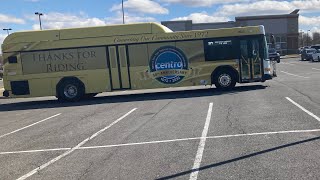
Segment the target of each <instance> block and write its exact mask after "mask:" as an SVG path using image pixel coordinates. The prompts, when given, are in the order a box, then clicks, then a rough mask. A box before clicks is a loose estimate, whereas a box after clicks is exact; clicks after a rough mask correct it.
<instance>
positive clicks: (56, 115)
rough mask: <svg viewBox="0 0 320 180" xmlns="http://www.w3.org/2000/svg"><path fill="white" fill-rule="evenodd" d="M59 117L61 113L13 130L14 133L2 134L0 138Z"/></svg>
mask: <svg viewBox="0 0 320 180" xmlns="http://www.w3.org/2000/svg"><path fill="white" fill-rule="evenodd" d="M59 115H61V113H59V114H56V115H53V116H50V117H48V118H45V119H42V120H40V121H38V122H35V123H33V124H30V125H28V126H25V127H23V128H20V129H17V130H14V131H12V132H9V133H7V134H3V135H1V136H0V138H3V137H6V136H8V135H10V134H13V133H16V132H19V131H21V130H24V129H27V128H29V127H32V126H34V125H36V124H39V123H42V122H44V121H47V120H49V119H52V118H54V117H57V116H59Z"/></svg>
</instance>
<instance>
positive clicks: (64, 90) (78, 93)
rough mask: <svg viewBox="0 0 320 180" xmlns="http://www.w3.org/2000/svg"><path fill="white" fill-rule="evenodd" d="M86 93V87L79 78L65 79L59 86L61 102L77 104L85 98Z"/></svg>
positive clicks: (58, 92)
mask: <svg viewBox="0 0 320 180" xmlns="http://www.w3.org/2000/svg"><path fill="white" fill-rule="evenodd" d="M84 93H85V89H84V85H83V83H82V82H81V81H80V80H78V79H77V78H66V79H63V80H61V81H60V82H59V84H58V86H57V94H58V99H59V100H60V101H69V102H76V101H79V100H80V99H81V98H82V97H83V96H84Z"/></svg>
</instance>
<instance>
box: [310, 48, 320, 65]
mask: <svg viewBox="0 0 320 180" xmlns="http://www.w3.org/2000/svg"><path fill="white" fill-rule="evenodd" d="M311 60H312V62H314V61H320V49H317V50H316V51H315V52H314V53H313V54H312V59H311Z"/></svg>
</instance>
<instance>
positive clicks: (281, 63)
mask: <svg viewBox="0 0 320 180" xmlns="http://www.w3.org/2000/svg"><path fill="white" fill-rule="evenodd" d="M281 64H287V65H291V66H295V64H292V63H288V62H282V63H281Z"/></svg>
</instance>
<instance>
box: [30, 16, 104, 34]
mask: <svg viewBox="0 0 320 180" xmlns="http://www.w3.org/2000/svg"><path fill="white" fill-rule="evenodd" d="M30 19H32V20H33V21H36V23H35V24H34V25H33V26H32V27H33V29H35V30H38V29H40V27H39V23H38V22H37V21H38V19H37V18H35V17H34V16H32V17H30ZM41 20H42V25H43V28H44V29H61V28H72V27H88V26H103V25H106V22H105V21H104V20H103V19H99V18H95V17H93V18H91V17H88V16H87V15H86V14H84V13H79V14H78V15H75V14H64V13H59V12H51V13H48V14H44V15H43V16H41Z"/></svg>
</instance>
